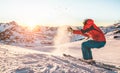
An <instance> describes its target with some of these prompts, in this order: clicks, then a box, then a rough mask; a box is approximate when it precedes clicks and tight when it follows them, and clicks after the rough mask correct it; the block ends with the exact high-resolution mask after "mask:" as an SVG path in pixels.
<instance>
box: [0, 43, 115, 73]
mask: <svg viewBox="0 0 120 73" xmlns="http://www.w3.org/2000/svg"><path fill="white" fill-rule="evenodd" d="M18 49H19V50H18ZM0 73H115V72H112V71H108V70H105V69H102V68H98V67H95V66H91V65H88V64H86V63H83V62H80V61H78V60H74V59H73V60H72V59H67V58H64V57H60V56H53V55H52V54H50V53H42V52H40V51H35V50H28V49H25V48H20V47H16V46H10V45H4V44H1V48H0Z"/></svg>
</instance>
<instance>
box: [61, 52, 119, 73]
mask: <svg viewBox="0 0 120 73" xmlns="http://www.w3.org/2000/svg"><path fill="white" fill-rule="evenodd" d="M63 56H64V57H68V58H72V59H76V60H79V61H81V62H84V63H86V64H89V65H93V66H96V67H99V68H104V69H106V70H111V71H120V67H116V66H115V65H109V64H105V63H102V62H97V61H95V63H87V62H86V61H85V60H83V59H80V58H79V59H78V58H76V57H73V56H71V55H68V54H63Z"/></svg>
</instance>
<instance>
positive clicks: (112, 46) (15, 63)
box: [0, 24, 120, 73]
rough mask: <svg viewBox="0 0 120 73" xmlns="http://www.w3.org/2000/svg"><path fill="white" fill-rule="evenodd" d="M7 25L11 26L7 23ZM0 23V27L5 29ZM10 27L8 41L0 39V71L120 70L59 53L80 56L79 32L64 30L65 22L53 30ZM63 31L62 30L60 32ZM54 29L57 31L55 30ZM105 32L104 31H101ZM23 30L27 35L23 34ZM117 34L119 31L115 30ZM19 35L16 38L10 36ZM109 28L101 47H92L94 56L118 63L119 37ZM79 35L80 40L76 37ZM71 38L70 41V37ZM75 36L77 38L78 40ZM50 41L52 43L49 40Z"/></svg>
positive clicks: (96, 72)
mask: <svg viewBox="0 0 120 73" xmlns="http://www.w3.org/2000/svg"><path fill="white" fill-rule="evenodd" d="M5 26H6V25H5ZM8 27H13V25H9V26H8ZM8 27H7V26H6V27H3V24H2V25H1V26H0V31H1V32H4V31H5V30H6V28H7V29H11V28H8ZM14 28H16V27H14ZM16 29H18V30H13V31H12V32H13V34H12V35H11V36H10V38H9V39H7V40H8V41H9V40H11V39H12V40H14V41H16V42H10V43H9V44H6V42H7V41H4V40H2V41H1V43H0V73H119V72H120V71H110V70H106V69H103V68H99V67H95V66H92V65H88V64H86V63H84V62H81V61H79V60H77V59H69V58H66V57H63V56H62V54H63V53H66V54H70V55H72V56H74V57H76V58H82V52H81V43H82V42H84V41H86V40H85V39H84V40H82V38H84V37H81V36H78V35H73V34H68V35H66V36H65V34H67V33H68V32H66V30H65V29H66V26H65V27H62V28H60V29H58V31H57V30H56V28H51V29H48V28H41V30H42V32H40V33H39V32H35V33H31V32H24V34H23V33H22V34H20V33H18V31H19V32H21V29H20V28H18V26H17V28H16ZM64 31H65V32H64ZM56 32H60V33H58V34H56ZM105 32H106V31H105ZM26 34H27V35H26ZM31 34H32V38H34V39H32V41H33V42H26V41H22V40H21V39H24V40H26V39H29V38H31V37H30V36H31ZM117 35H119V34H117ZM15 36H19V37H20V39H19V40H18V39H17V40H16V39H14V37H15ZM114 36H115V35H114V34H113V28H112V30H111V31H110V29H109V33H107V34H106V38H107V44H106V46H105V47H103V48H101V49H92V52H93V56H94V59H95V60H96V61H99V62H103V63H108V64H111V65H116V66H119V67H120V48H119V47H120V45H119V44H120V41H119V39H114V38H113V37H114ZM79 38H80V39H81V40H79ZM71 39H72V41H71ZM20 40H21V42H20ZM78 40H79V41H78ZM53 42H54V43H53Z"/></svg>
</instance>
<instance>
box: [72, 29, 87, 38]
mask: <svg viewBox="0 0 120 73" xmlns="http://www.w3.org/2000/svg"><path fill="white" fill-rule="evenodd" d="M73 33H74V34H80V35H83V36H86V37H89V35H88V34H84V33H83V32H82V31H81V30H73Z"/></svg>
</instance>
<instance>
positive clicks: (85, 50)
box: [82, 40, 105, 60]
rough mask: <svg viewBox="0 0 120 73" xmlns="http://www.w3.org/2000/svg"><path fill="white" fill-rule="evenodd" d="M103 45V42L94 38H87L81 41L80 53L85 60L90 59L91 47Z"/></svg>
mask: <svg viewBox="0 0 120 73" xmlns="http://www.w3.org/2000/svg"><path fill="white" fill-rule="evenodd" d="M104 45H105V42H96V41H94V40H88V41H86V42H83V43H82V54H83V58H84V59H85V60H88V59H92V58H93V57H92V51H91V48H101V47H103V46H104Z"/></svg>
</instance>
